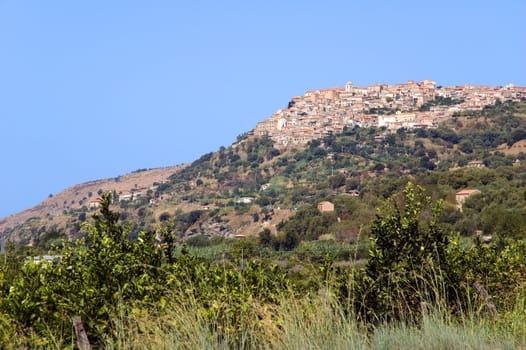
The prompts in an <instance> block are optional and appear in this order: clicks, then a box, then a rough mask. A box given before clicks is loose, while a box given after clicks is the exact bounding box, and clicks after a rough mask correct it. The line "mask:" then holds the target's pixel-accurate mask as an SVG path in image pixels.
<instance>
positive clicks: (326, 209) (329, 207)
mask: <svg viewBox="0 0 526 350" xmlns="http://www.w3.org/2000/svg"><path fill="white" fill-rule="evenodd" d="M318 210H319V211H320V212H322V213H330V212H333V211H334V204H332V203H331V202H328V201H323V202H319V203H318Z"/></svg>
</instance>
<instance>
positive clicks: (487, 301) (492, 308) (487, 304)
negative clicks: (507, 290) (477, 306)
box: [473, 281, 499, 319]
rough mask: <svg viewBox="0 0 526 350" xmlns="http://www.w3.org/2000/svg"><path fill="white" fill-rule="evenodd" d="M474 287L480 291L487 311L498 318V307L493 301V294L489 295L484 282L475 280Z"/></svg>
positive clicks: (494, 317)
mask: <svg viewBox="0 0 526 350" xmlns="http://www.w3.org/2000/svg"><path fill="white" fill-rule="evenodd" d="M473 287H475V289H476V290H477V292H478V293H479V297H480V298H481V299H482V300H483V301H484V309H485V310H486V312H487V313H488V314H489V315H490V316H491V317H492V318H493V319H496V318H497V317H498V316H499V314H498V312H497V308H496V307H495V304H493V302H492V301H491V296H490V295H489V293H488V291H487V290H486V288H484V286H483V285H482V284H480V283H479V282H478V281H475V283H473Z"/></svg>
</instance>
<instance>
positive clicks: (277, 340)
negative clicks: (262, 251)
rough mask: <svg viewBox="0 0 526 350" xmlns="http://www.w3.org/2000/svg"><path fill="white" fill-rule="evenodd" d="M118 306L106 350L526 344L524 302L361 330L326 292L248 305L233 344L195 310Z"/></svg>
mask: <svg viewBox="0 0 526 350" xmlns="http://www.w3.org/2000/svg"><path fill="white" fill-rule="evenodd" d="M147 310H149V309H147V308H140V307H137V306H135V307H123V308H121V311H120V313H119V314H118V315H116V316H115V318H114V320H113V322H114V323H115V326H116V327H115V329H116V333H115V334H114V335H113V336H112V337H111V338H108V339H107V341H106V343H105V344H104V348H107V349H151V350H157V349H290V350H295V349H298V350H299V349H516V348H524V347H526V342H525V338H524V334H525V332H526V316H525V315H524V298H521V299H518V300H517V305H516V307H515V310H513V311H512V312H510V313H509V314H507V315H504V316H502V317H501V318H500V319H498V320H488V319H483V318H480V316H479V315H478V314H477V313H476V311H466V312H464V313H463V314H462V315H461V317H460V318H459V317H451V316H450V315H448V314H446V313H445V311H444V309H441V308H431V310H429V312H428V313H425V314H424V316H423V318H422V322H420V323H418V324H414V323H412V322H404V321H399V322H393V323H389V324H382V325H379V326H376V327H375V328H370V327H365V326H364V325H363V324H361V323H359V322H357V321H356V319H355V318H354V317H353V315H352V314H349V312H348V308H347V307H345V305H340V304H338V303H337V302H336V301H335V298H333V297H332V295H331V293H330V290H322V291H320V292H319V293H318V294H316V295H305V296H296V297H293V298H288V299H286V300H282V301H281V302H280V303H279V305H277V306H274V307H271V306H268V305H259V304H257V303H251V304H250V312H249V314H248V316H247V318H246V320H245V326H244V327H243V329H242V330H241V332H240V335H239V337H237V338H236V339H228V337H227V336H225V334H226V333H225V332H223V331H222V329H224V327H225V326H226V325H223V324H219V323H218V322H217V321H216V320H213V319H212V320H211V319H206V318H205V317H203V316H202V313H201V312H200V306H199V305H196V304H195V303H194V302H192V301H188V303H186V304H181V303H170V304H169V305H168V306H167V307H166V308H164V309H163V310H159V311H158V312H156V313H152V312H151V311H147Z"/></svg>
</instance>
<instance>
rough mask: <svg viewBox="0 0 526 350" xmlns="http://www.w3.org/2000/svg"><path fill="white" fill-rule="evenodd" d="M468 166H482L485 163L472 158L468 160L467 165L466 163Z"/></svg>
mask: <svg viewBox="0 0 526 350" xmlns="http://www.w3.org/2000/svg"><path fill="white" fill-rule="evenodd" d="M466 167H468V168H484V167H485V165H484V163H482V161H480V160H472V161H470V162H468V165H466Z"/></svg>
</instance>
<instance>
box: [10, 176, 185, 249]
mask: <svg viewBox="0 0 526 350" xmlns="http://www.w3.org/2000/svg"><path fill="white" fill-rule="evenodd" d="M182 168H184V166H174V167H166V168H159V169H148V170H147V169H141V170H137V171H135V172H133V173H130V174H127V175H124V176H118V177H115V178H111V179H101V180H95V181H90V182H86V183H82V184H78V185H75V186H72V187H70V188H67V189H65V190H64V191H62V192H60V193H58V194H56V195H50V196H49V197H48V198H47V199H46V200H44V201H43V202H41V203H40V204H38V205H36V206H34V207H32V208H29V209H27V210H24V211H22V212H20V213H18V214H14V215H11V216H8V217H6V218H3V219H2V220H0V232H5V231H7V230H8V229H10V228H12V227H18V230H19V231H20V232H25V231H28V230H29V231H31V230H33V229H36V230H37V232H38V230H48V229H49V228H55V227H59V228H64V227H65V226H66V225H67V224H70V223H71V213H76V212H82V211H86V210H87V209H89V208H90V207H91V208H92V209H95V208H96V207H98V199H100V196H101V194H102V193H104V192H106V191H111V192H114V193H116V194H117V195H120V196H121V197H122V196H127V195H130V194H132V193H134V194H135V195H136V196H137V195H140V194H144V195H145V194H146V193H147V191H149V190H150V189H151V188H152V187H154V186H157V185H159V184H162V183H164V182H166V181H167V179H168V177H169V176H170V175H172V174H174V173H175V172H177V171H179V170H180V169H182ZM37 223H38V224H39V225H40V226H39V227H37V226H38V225H36V224H37ZM31 233H32V232H26V234H25V235H24V234H22V233H21V234H20V235H18V236H17V237H16V238H17V240H20V241H26V242H27V240H30V237H31ZM13 238H14V237H13Z"/></svg>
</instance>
